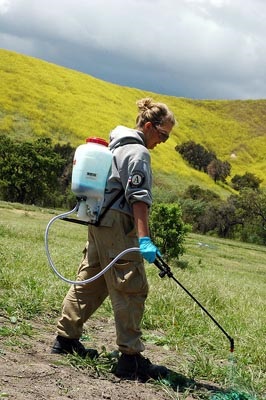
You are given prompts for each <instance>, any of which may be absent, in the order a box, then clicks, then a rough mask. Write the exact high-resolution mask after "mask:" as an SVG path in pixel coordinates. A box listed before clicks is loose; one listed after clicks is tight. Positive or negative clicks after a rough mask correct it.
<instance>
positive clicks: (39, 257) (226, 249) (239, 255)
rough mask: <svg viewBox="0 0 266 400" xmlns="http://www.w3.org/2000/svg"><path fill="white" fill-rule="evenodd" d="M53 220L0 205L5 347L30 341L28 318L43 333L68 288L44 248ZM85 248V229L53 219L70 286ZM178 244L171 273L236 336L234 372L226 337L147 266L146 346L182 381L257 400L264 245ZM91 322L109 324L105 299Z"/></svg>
mask: <svg viewBox="0 0 266 400" xmlns="http://www.w3.org/2000/svg"><path fill="white" fill-rule="evenodd" d="M58 213H60V212H59V211H55V210H48V209H40V208H37V207H33V206H32V207H30V206H28V207H27V206H22V205H19V204H10V203H4V202H2V203H0V215H1V218H0V240H1V246H0V257H1V272H0V308H1V310H2V311H1V313H2V314H3V315H5V316H6V317H8V318H10V320H12V321H13V322H14V321H15V322H16V323H15V324H13V325H12V326H14V327H13V328H10V327H7V326H5V325H2V326H0V338H1V337H2V339H3V341H4V342H5V341H7V340H8V343H13V345H19V337H20V335H28V336H32V335H33V333H32V330H31V321H34V320H35V319H38V321H40V320H41V321H42V322H43V324H44V325H45V324H47V325H49V326H51V325H55V321H56V319H57V317H58V316H59V313H60V309H61V302H62V299H63V296H64V295H65V293H66V291H67V289H68V284H67V283H65V282H63V281H61V280H60V279H59V278H58V277H57V276H56V275H55V274H54V273H53V272H52V270H51V268H50V266H49V265H48V262H47V258H46V254H45V249H44V232H45V228H46V226H47V223H48V222H49V220H50V219H51V218H52V217H54V216H55V215H56V214H58ZM85 241H86V228H85V227H83V226H80V225H76V224H71V223H68V222H64V221H56V222H55V224H54V225H52V227H51V230H50V234H49V245H50V251H51V255H52V258H53V260H54V263H55V265H56V267H57V268H58V270H59V271H60V272H61V273H62V274H63V275H64V276H66V277H67V278H69V279H75V272H76V268H77V265H78V263H79V261H80V259H81V255H82V254H81V251H82V249H83V245H84V244H85ZM185 247H186V253H185V255H184V256H183V257H182V259H181V261H182V263H181V265H182V266H183V268H176V267H173V268H172V272H173V273H174V276H175V277H176V278H177V279H178V280H179V281H180V282H181V283H182V284H183V285H184V286H185V287H186V288H187V289H188V290H189V291H190V292H191V293H192V294H193V295H194V296H195V297H196V298H197V299H198V300H199V301H200V302H201V303H202V305H204V306H205V308H207V310H208V311H209V312H210V313H211V314H212V315H213V316H214V317H215V319H216V320H217V321H218V322H219V323H220V324H221V325H222V326H223V328H224V329H225V330H226V331H227V332H228V334H229V335H230V336H232V337H233V338H234V340H235V352H234V354H233V357H234V360H233V369H232V361H229V358H230V352H229V349H230V343H229V341H228V339H227V337H226V336H225V335H224V334H223V333H222V332H221V331H220V329H218V328H217V326H216V325H215V324H214V323H213V322H212V321H211V320H210V319H209V318H208V316H206V314H205V313H204V312H203V311H202V310H201V309H200V308H199V307H198V306H197V305H196V304H195V303H194V302H193V301H192V300H191V298H190V297H189V296H188V295H187V294H186V293H185V292H184V291H183V290H182V289H181V288H180V287H179V286H178V285H177V284H176V283H175V282H174V281H173V280H172V279H169V278H168V277H165V278H163V279H161V278H160V277H159V276H158V272H159V271H158V270H157V268H156V267H155V266H154V265H148V264H147V274H148V279H149V283H150V293H149V297H148V301H147V305H146V313H145V317H144V321H143V334H144V338H145V340H146V341H147V342H152V343H155V344H157V345H158V346H162V348H163V349H164V351H167V350H169V365H170V366H172V367H173V369H175V370H178V372H179V373H181V374H184V375H185V376H187V377H190V378H195V379H206V380H208V381H212V382H216V383H218V384H221V385H223V386H225V387H227V386H231V385H234V386H236V387H238V388H239V389H241V390H245V391H247V392H248V393H251V394H252V395H253V396H256V397H255V398H256V399H263V398H265V397H264V396H265V388H266V371H265V366H266V358H265V333H266V332H265V327H266V308H265V293H266V264H265V258H266V248H265V247H262V246H255V245H251V244H246V243H240V242H235V241H231V240H223V239H218V238H215V237H208V236H200V235H194V234H190V235H189V236H188V237H187V239H186V246H185ZM99 316H108V317H110V318H112V310H111V307H110V303H109V301H106V302H105V303H104V305H103V306H102V308H101V309H100V310H99V311H97V315H96V316H94V318H97V317H99ZM103 345H104V343H103ZM0 346H1V345H0ZM114 349H115V344H114ZM0 351H1V349H0ZM230 363H231V364H230ZM232 371H233V372H232ZM173 398H174V397H173Z"/></svg>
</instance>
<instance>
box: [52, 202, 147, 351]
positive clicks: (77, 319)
mask: <svg viewBox="0 0 266 400" xmlns="http://www.w3.org/2000/svg"><path fill="white" fill-rule="evenodd" d="M88 231H89V232H88V242H87V244H86V247H85V249H84V258H83V260H82V262H81V264H80V266H79V270H78V278H77V280H85V279H88V278H90V277H92V276H94V275H96V274H97V273H99V272H100V271H101V270H102V269H103V268H104V267H105V266H106V265H108V264H109V263H110V261H111V260H112V259H114V258H115V257H116V256H117V255H118V254H119V253H120V252H121V251H123V250H125V249H127V248H130V247H138V238H137V236H136V232H135V229H134V222H133V219H132V217H129V216H128V215H126V214H123V213H121V212H118V211H114V210H109V211H108V212H107V214H106V215H105V216H104V218H103V220H102V221H101V226H99V227H95V226H91V225H90V226H89V230H88ZM147 294H148V283H147V278H146V273H145V269H144V263H143V259H142V256H141V254H140V253H139V252H131V253H127V254H126V255H124V256H123V259H119V260H118V261H117V263H116V264H114V265H113V266H112V267H111V268H110V269H109V270H108V271H107V272H106V273H105V274H104V275H103V276H101V277H100V278H98V279H97V280H95V281H93V282H92V283H89V284H86V285H72V286H71V287H70V289H69V291H68V293H67V295H66V297H65V299H64V302H63V309H62V315H61V318H60V320H59V321H58V325H57V333H58V335H61V336H64V337H68V338H73V339H78V338H80V337H81V335H82V328H83V324H84V322H86V321H87V320H88V319H89V317H90V316H91V315H92V314H93V313H94V312H95V311H96V310H97V309H98V308H99V306H100V305H101V304H102V302H103V301H104V300H105V298H106V297H107V296H108V295H109V296H110V299H111V303H112V307H113V312H114V318H115V326H116V335H117V345H118V349H119V350H120V351H121V352H123V353H127V354H134V353H139V352H141V351H143V350H144V345H143V343H142V341H141V330H140V324H141V320H142V317H143V313H144V303H145V300H146V298H147Z"/></svg>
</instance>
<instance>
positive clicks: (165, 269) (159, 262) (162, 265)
mask: <svg viewBox="0 0 266 400" xmlns="http://www.w3.org/2000/svg"><path fill="white" fill-rule="evenodd" d="M154 264H155V265H156V267H157V268H159V270H160V271H161V272H159V276H160V278H164V277H165V275H167V276H168V278H172V279H173V280H174V281H175V282H176V283H177V284H178V285H179V286H180V287H181V288H182V289H183V290H184V291H185V292H186V293H187V294H188V295H189V296H190V297H191V298H192V300H194V301H195V303H197V305H198V306H199V307H200V308H201V309H202V310H203V311H204V312H205V313H206V314H207V315H208V317H209V318H210V319H211V320H212V321H213V322H214V323H215V325H216V326H218V328H219V329H220V330H221V331H222V332H223V334H224V335H225V336H226V337H227V339H228V340H229V342H230V352H231V353H233V351H234V339H233V338H232V337H231V336H229V335H228V333H227V332H226V331H225V330H224V328H223V327H222V326H221V325H220V324H219V322H217V321H216V319H215V318H214V317H213V316H212V315H211V314H210V313H209V311H207V310H206V308H205V307H203V305H202V304H201V303H200V302H199V301H198V300H197V299H196V298H195V297H194V296H193V295H192V294H191V293H190V292H189V291H188V290H187V289H186V288H185V287H184V286H183V285H182V283H180V282H179V281H178V280H177V279H176V278H175V277H174V275H173V273H172V271H171V269H170V267H169V265H168V264H166V262H165V261H164V260H163V259H162V258H161V257H160V256H159V255H157V258H156V259H155V261H154Z"/></svg>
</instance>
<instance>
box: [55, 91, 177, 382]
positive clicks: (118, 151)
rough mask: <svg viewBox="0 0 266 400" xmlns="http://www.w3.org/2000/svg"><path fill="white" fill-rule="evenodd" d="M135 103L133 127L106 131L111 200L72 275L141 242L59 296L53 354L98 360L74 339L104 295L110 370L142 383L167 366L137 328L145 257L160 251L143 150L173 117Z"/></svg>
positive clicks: (86, 272) (163, 136)
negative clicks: (152, 228)
mask: <svg viewBox="0 0 266 400" xmlns="http://www.w3.org/2000/svg"><path fill="white" fill-rule="evenodd" d="M137 105H138V110H139V112H138V115H137V119H136V128H135V129H130V128H127V127H124V126H118V127H116V128H115V129H114V130H113V131H112V132H111V134H110V146H109V147H110V150H111V151H112V152H113V162H112V170H111V173H110V176H109V178H108V182H107V187H106V193H105V202H104V206H103V209H104V208H106V207H108V204H109V203H110V202H112V200H114V199H116V200H115V201H114V202H113V203H112V206H111V207H110V209H109V210H108V211H107V212H106V213H105V214H104V216H103V218H102V219H101V221H100V224H99V226H97V227H96V226H93V225H89V228H88V242H87V244H86V247H85V249H84V258H83V261H82V262H81V265H80V267H79V270H78V280H85V279H88V278H90V277H92V276H94V275H95V274H97V273H98V272H100V271H101V270H102V269H103V268H104V267H105V266H106V265H107V264H109V263H110V261H111V260H112V259H114V258H115V257H116V256H117V255H118V254H119V253H120V252H121V251H123V250H125V249H128V248H131V247H138V246H139V249H140V252H139V253H137V252H131V253H127V254H126V255H124V256H123V258H122V259H121V258H120V259H119V261H118V262H117V263H116V264H115V265H114V266H113V267H112V268H111V269H109V270H108V271H107V272H106V273H105V274H104V275H103V276H101V277H100V278H99V279H97V280H96V281H94V282H93V283H90V284H87V285H73V286H71V288H70V289H69V292H68V294H67V295H66V297H65V299H64V303H63V310H62V315H61V318H60V320H59V321H58V325H57V334H58V335H57V338H56V340H55V343H54V346H53V348H52V352H53V353H73V352H77V353H78V354H79V355H81V356H82V357H85V356H89V357H91V358H93V357H97V355H98V352H97V351H96V350H93V349H85V347H84V346H83V345H82V344H81V343H80V341H79V338H80V337H81V335H82V329H83V324H84V323H85V322H86V321H87V320H88V319H89V317H90V316H91V315H92V314H93V313H94V312H95V311H96V310H97V309H98V308H99V307H100V305H101V304H102V302H103V301H104V300H105V298H106V297H107V296H109V297H110V300H111V303H112V307H113V312H114V318H115V326H116V336H117V345H118V349H119V351H120V352H121V356H120V358H119V360H118V365H117V368H116V371H115V374H116V375H117V376H119V377H123V378H127V379H140V380H143V381H145V380H147V379H149V378H153V379H157V378H159V377H163V376H165V375H166V374H167V369H166V368H165V367H163V366H157V365H154V364H152V363H151V362H150V361H149V360H148V359H147V358H144V357H143V356H142V355H141V352H143V351H144V345H143V343H142V340H141V330H140V325H141V320H142V317H143V313H144V304H145V300H146V298H147V294H148V283H147V278H146V273H145V268H144V260H143V258H145V259H146V260H147V261H148V262H149V263H152V262H154V260H155V258H156V254H158V252H159V250H158V249H157V247H156V246H155V245H154V244H153V242H152V240H151V238H150V232H149V209H150V207H151V205H152V195H151V188H152V172H151V166H150V153H149V150H151V149H154V148H155V146H157V144H160V143H164V142H165V141H166V140H167V139H168V138H169V135H170V132H171V130H172V128H173V126H174V125H175V118H174V115H173V113H172V112H171V111H170V110H169V108H168V107H167V106H166V105H165V104H163V103H156V102H153V100H152V99H150V98H144V99H141V100H139V101H138V102H137Z"/></svg>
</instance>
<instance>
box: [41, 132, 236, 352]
mask: <svg viewBox="0 0 266 400" xmlns="http://www.w3.org/2000/svg"><path fill="white" fill-rule="evenodd" d="M107 147H108V143H107V142H106V141H105V140H104V139H101V138H96V137H92V138H88V139H87V140H86V144H82V145H80V146H78V147H77V149H76V151H75V155H74V160H73V171H72V182H71V189H72V191H73V193H74V194H75V195H76V197H77V200H78V202H77V204H76V206H75V207H74V209H73V210H71V211H68V212H66V213H63V214H60V215H57V216H56V217H54V218H52V219H51V220H50V222H49V223H48V225H47V227H46V230H45V249H46V255H47V258H48V261H49V264H50V266H51V268H52V269H53V271H54V272H55V274H56V275H57V276H58V277H59V278H61V279H62V280H63V281H65V282H67V283H69V284H73V285H84V284H87V283H91V282H93V281H95V280H96V279H98V278H99V277H100V276H102V275H103V274H105V272H107V271H108V270H109V269H110V268H111V267H112V266H113V265H114V264H115V263H116V262H117V260H118V259H120V258H121V257H123V256H124V255H125V254H127V253H130V252H137V251H138V252H139V248H138V247H132V248H128V249H125V250H124V251H122V252H121V253H119V254H118V255H117V256H116V257H115V258H114V259H113V260H112V261H111V262H110V263H109V264H108V265H107V266H106V267H105V268H104V269H103V270H102V271H100V272H99V273H98V274H96V275H95V276H93V277H91V278H89V279H86V280H83V281H74V280H70V279H67V278H65V277H64V276H62V275H61V274H60V273H59V272H58V271H57V269H56V267H55V265H54V263H53V261H52V258H51V256H50V252H49V246H48V237H49V230H50V227H51V225H52V224H53V223H54V222H55V221H56V220H58V219H61V220H65V221H69V222H75V223H80V224H83V225H88V224H92V225H97V224H98V222H99V220H100V216H102V215H103V214H104V213H105V212H106V211H107V210H108V209H109V208H110V206H111V205H112V204H113V203H114V201H115V200H116V199H117V198H118V197H119V196H120V195H121V193H118V196H116V197H115V199H114V200H113V201H112V202H111V203H110V204H109V205H108V207H107V208H105V210H104V213H102V214H101V209H102V205H103V202H104V192H105V187H106V181H107V178H108V175H109V173H110V168H111V164H112V158H113V155H112V152H111V151H110V150H109V149H108V148H107ZM75 212H77V219H72V218H69V217H68V216H69V215H71V214H73V213H75ZM154 264H155V265H156V267H157V268H159V270H160V273H159V276H160V277H161V278H164V277H165V276H166V275H167V276H168V277H169V278H172V279H173V280H174V281H175V282H176V283H177V284H178V285H179V286H180V287H181V288H182V289H183V290H184V291H185V292H186V293H187V294H188V295H189V296H190V297H191V298H192V300H194V301H195V303H196V304H197V305H198V306H199V307H200V308H201V309H202V310H203V311H204V312H205V313H206V314H207V315H208V317H209V318H210V319H211V320H212V321H213V322H214V323H215V325H216V326H217V327H218V328H219V329H220V330H221V331H222V332H223V334H224V335H225V336H226V337H227V339H228V340H229V342H230V351H231V352H233V351H234V339H233V338H232V337H231V336H229V335H228V333H227V332H226V331H225V330H224V328H223V327H222V326H221V325H220V324H219V323H218V322H217V321H216V320H215V318H214V317H213V316H212V315H211V314H210V313H209V312H208V311H207V310H206V308H205V307H203V306H202V304H201V303H200V302H199V301H198V300H197V299H196V298H195V297H194V296H193V295H192V294H191V293H190V292H189V291H188V290H187V289H186V288H185V287H184V286H183V285H182V284H181V283H180V282H179V281H178V280H177V279H176V278H175V277H174V275H173V273H172V272H171V269H170V267H169V266H168V265H167V264H166V263H165V261H163V259H162V258H161V257H160V256H159V255H157V257H156V259H155V261H154Z"/></svg>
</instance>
